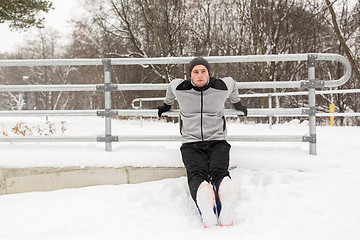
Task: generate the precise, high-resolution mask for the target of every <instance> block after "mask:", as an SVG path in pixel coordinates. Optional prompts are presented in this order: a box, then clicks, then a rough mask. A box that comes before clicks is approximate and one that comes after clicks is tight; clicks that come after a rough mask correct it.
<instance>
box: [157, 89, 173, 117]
mask: <svg viewBox="0 0 360 240" xmlns="http://www.w3.org/2000/svg"><path fill="white" fill-rule="evenodd" d="M174 101H175V95H174V93H173V91H172V89H171V83H170V84H169V86H168V88H167V91H166V97H165V100H164V105H163V106H159V107H158V108H157V109H158V116H159V117H161V115H162V114H163V113H164V112H167V111H169V110H170V109H171V105H172V104H173V103H174Z"/></svg>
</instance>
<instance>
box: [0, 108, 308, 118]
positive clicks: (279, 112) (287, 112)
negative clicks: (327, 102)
mask: <svg viewBox="0 0 360 240" xmlns="http://www.w3.org/2000/svg"><path fill="white" fill-rule="evenodd" d="M308 111H309V109H307V108H274V109H262V108H251V109H248V117H264V116H265V117H267V116H289V117H290V116H306V115H309V113H308ZM102 112H104V111H103V110H31V111H23V110H22V111H0V117H18V116H101V115H100V114H101V113H102ZM111 113H112V116H134V117H139V116H142V117H158V110H156V109H149V110H147V109H144V110H133V109H119V110H112V111H111ZM179 114H180V110H178V109H177V110H170V111H168V112H165V113H163V115H162V116H164V117H178V116H179ZM224 114H225V115H226V116H241V115H244V113H243V112H241V111H238V110H235V109H225V111H224Z"/></svg>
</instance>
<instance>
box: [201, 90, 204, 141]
mask: <svg viewBox="0 0 360 240" xmlns="http://www.w3.org/2000/svg"><path fill="white" fill-rule="evenodd" d="M200 93H201V110H200V114H201V115H200V129H201V141H204V133H203V110H204V109H203V108H204V96H203V92H202V91H201V92H200Z"/></svg>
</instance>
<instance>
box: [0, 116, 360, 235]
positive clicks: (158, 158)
mask: <svg viewBox="0 0 360 240" xmlns="http://www.w3.org/2000/svg"><path fill="white" fill-rule="evenodd" d="M18 120H19V119H11V118H2V119H1V122H0V134H1V132H2V131H4V130H6V131H7V132H8V133H9V134H11V128H12V126H14V125H15V124H14V122H16V121H18ZM43 120H44V119H40V118H30V119H29V118H26V119H25V120H23V121H26V124H27V125H28V126H29V127H30V128H31V126H40V127H41V128H43V129H45V128H46V126H47V124H46V123H44V121H43ZM64 120H65V121H66V128H67V130H66V131H65V132H64V133H62V132H61V131H60V130H59V129H60V126H61V123H60V122H61V121H64ZM40 121H42V122H40ZM50 121H51V122H53V123H55V125H54V126H55V128H56V129H57V132H56V135H89V136H97V135H101V134H103V129H104V126H103V125H104V123H103V122H104V120H103V119H98V118H67V119H62V118H50ZM84 122H86V124H84ZM112 123H113V125H112V126H113V134H114V135H126V134H145V135H146V134H178V132H179V131H178V124H174V123H165V122H163V121H150V120H148V121H144V123H143V127H142V128H141V127H140V124H139V121H137V120H132V121H124V120H113V121H112ZM228 128H229V129H228V132H229V134H246V135H249V134H253V135H256V134H259V135H262V134H287V135H289V134H296V135H303V134H305V133H306V132H307V131H308V126H307V122H302V123H300V122H299V121H296V120H295V121H292V122H290V123H288V124H281V125H274V126H273V129H269V127H268V125H262V124H259V125H255V124H243V123H239V122H237V121H232V122H231V121H230V122H228ZM359 136H360V128H359V127H325V126H324V127H317V142H318V144H317V155H316V156H312V155H309V154H308V151H309V150H308V147H309V146H308V143H263V142H236V143H235V142H233V143H231V145H232V148H231V167H233V170H231V175H232V179H233V181H234V183H235V186H236V188H235V191H236V192H235V194H236V205H235V209H234V214H235V225H234V226H233V227H215V228H209V229H204V228H203V227H202V224H201V222H200V217H199V214H198V212H197V209H196V207H195V205H194V203H193V202H192V200H191V197H190V193H189V190H188V188H187V180H186V177H181V178H176V179H166V180H161V181H154V182H148V183H141V184H124V185H117V186H115V185H108V186H96V187H86V188H79V189H63V190H57V191H51V192H31V193H21V194H11V195H1V196H0V216H1V217H0V239H1V240H15V239H19V240H20V239H21V240H23V239H27V240H32V239H34V240H35V239H36V240H38V239H47V240H48V239H50V240H51V239H77V240H78V239H84V240H85V239H86V240H91V239H157V240H158V239H159V240H160V239H175V240H176V239H181V240H184V239H242V240H252V239H256V240H262V239H266V240H271V239H274V240H275V239H276V240H281V239H286V240H288V239H295V240H296V239H299V240H304V239H307V240H311V239H314V240H319V239H326V240H332V239H334V240H335V239H336V240H338V239H347V240H358V239H360V206H359V202H360V187H359V186H360V174H359V171H360V161H359V160H360V150H359V147H358V146H359V144H360V138H359ZM179 147H180V143H176V142H172V143H162V142H152V143H146V142H131V143H113V151H112V152H105V150H104V144H103V143H74V144H70V143H69V144H65V143H26V144H25V143H1V144H0V149H1V159H0V167H33V166H54V167H66V166H81V167H86V166H106V167H121V166H154V167H161V166H169V167H179V166H180V167H181V166H183V165H182V162H181V156H180V152H179Z"/></svg>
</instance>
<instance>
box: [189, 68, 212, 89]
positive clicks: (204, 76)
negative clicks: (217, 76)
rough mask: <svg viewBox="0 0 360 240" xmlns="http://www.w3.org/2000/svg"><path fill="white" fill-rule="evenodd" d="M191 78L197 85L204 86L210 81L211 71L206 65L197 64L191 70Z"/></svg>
mask: <svg viewBox="0 0 360 240" xmlns="http://www.w3.org/2000/svg"><path fill="white" fill-rule="evenodd" d="M191 80H192V82H193V83H194V84H195V86H197V87H203V86H205V85H206V84H207V82H208V81H209V71H208V70H207V68H206V67H205V66H204V65H196V66H195V67H194V68H193V69H192V70H191Z"/></svg>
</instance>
